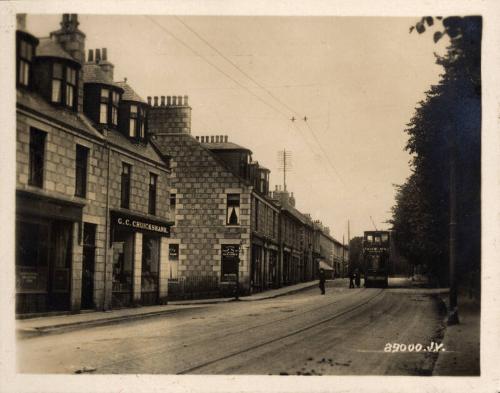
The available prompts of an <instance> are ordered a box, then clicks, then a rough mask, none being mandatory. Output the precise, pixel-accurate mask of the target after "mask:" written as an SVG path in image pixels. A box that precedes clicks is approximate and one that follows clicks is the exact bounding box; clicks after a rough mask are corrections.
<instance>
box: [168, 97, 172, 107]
mask: <svg viewBox="0 0 500 393" xmlns="http://www.w3.org/2000/svg"><path fill="white" fill-rule="evenodd" d="M170 105H172V97H170V96H167V106H170Z"/></svg>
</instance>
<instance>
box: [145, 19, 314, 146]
mask: <svg viewBox="0 0 500 393" xmlns="http://www.w3.org/2000/svg"><path fill="white" fill-rule="evenodd" d="M145 18H147V19H149V20H150V21H151V22H153V23H154V24H155V25H156V26H158V27H159V28H160V29H161V30H163V31H164V32H166V33H167V34H168V35H170V36H171V37H172V38H174V39H175V40H176V41H178V42H179V43H181V44H182V45H183V46H184V47H186V48H187V49H189V50H190V51H191V52H193V53H194V54H195V55H196V56H198V57H200V58H201V59H202V60H205V61H206V62H207V63H208V64H209V65H210V66H212V67H213V68H215V69H216V70H217V71H219V72H220V73H221V74H223V75H224V76H226V77H227V78H229V79H230V80H232V81H233V82H234V83H236V84H237V85H238V86H240V87H242V88H243V89H245V90H246V91H248V92H249V93H250V94H251V95H253V96H254V97H256V98H257V99H258V100H259V101H261V102H263V103H264V104H266V105H267V106H269V107H270V108H271V109H274V110H275V111H276V112H278V113H279V114H280V115H281V116H283V117H284V118H285V119H286V121H287V122H288V121H289V120H290V118H289V115H288V114H285V113H283V112H282V111H281V110H280V109H278V108H277V107H276V106H274V105H272V104H270V103H269V102H267V101H266V100H264V99H263V98H262V97H260V96H259V95H257V94H255V93H254V92H253V91H251V90H250V89H249V88H248V87H247V86H245V85H243V84H242V83H241V82H239V81H237V80H236V79H234V78H233V77H232V76H231V75H229V74H228V73H226V72H225V71H224V70H222V69H221V68H220V67H218V66H217V65H215V64H214V63H212V62H211V61H209V60H208V59H207V58H206V57H204V56H203V55H201V54H200V53H199V52H197V51H196V50H195V49H193V48H192V47H191V46H189V45H188V44H186V43H185V42H184V41H183V40H181V39H180V38H179V37H177V36H176V35H175V34H174V33H172V32H171V31H170V30H168V29H167V28H166V27H164V26H163V25H161V24H160V23H158V22H157V21H156V20H154V19H153V18H152V17H150V16H145ZM203 42H206V41H205V40H203ZM217 53H219V51H217ZM240 72H242V71H241V70H240ZM244 75H245V74H244ZM245 76H247V75H245ZM247 77H248V76H247ZM254 83H255V82H254ZM294 112H295V111H294ZM295 113H297V112H295ZM299 135H300V136H301V138H302V139H303V140H304V142H305V143H306V145H307V147H308V148H309V150H311V152H314V150H313V149H312V147H311V145H310V143H309V142H308V141H307V139H306V138H304V136H303V135H302V134H301V133H300V132H299Z"/></svg>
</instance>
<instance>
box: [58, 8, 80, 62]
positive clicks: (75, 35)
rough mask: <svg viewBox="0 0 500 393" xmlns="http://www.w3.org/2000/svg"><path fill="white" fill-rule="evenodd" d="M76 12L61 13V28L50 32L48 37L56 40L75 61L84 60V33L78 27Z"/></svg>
mask: <svg viewBox="0 0 500 393" xmlns="http://www.w3.org/2000/svg"><path fill="white" fill-rule="evenodd" d="M79 24H80V23H79V22H78V15H77V14H63V16H62V21H61V28H60V29H59V30H57V31H53V32H51V33H50V38H51V39H53V40H54V41H55V42H57V43H58V44H59V45H61V46H62V47H63V49H64V50H65V51H66V52H68V53H69V54H70V55H71V56H72V57H73V58H74V59H75V60H76V61H78V62H79V63H81V64H83V63H84V62H85V34H83V33H82V32H81V31H80V30H79V29H78V25H79Z"/></svg>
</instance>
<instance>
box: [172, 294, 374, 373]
mask: <svg viewBox="0 0 500 393" xmlns="http://www.w3.org/2000/svg"><path fill="white" fill-rule="evenodd" d="M382 293H383V290H382V289H381V290H380V291H378V292H377V293H376V294H375V295H373V296H370V297H369V298H368V299H366V300H364V301H363V302H361V303H358V304H356V305H355V306H353V307H350V308H348V309H346V310H342V311H340V312H338V313H336V314H334V315H332V316H330V317H328V318H324V319H322V320H320V321H317V322H314V323H311V324H309V325H306V326H303V327H301V328H299V329H295V330H293V331H291V332H289V333H287V334H285V335H282V336H279V337H274V338H272V339H269V340H266V341H264V342H260V343H258V344H255V345H251V346H248V347H246V348H243V349H240V350H238V351H234V352H232V353H229V354H227V355H224V356H220V357H218V358H216V359H212V360H210V361H207V362H203V363H200V364H197V365H196V366H192V367H189V368H186V369H183V370H181V371H178V372H177V373H176V374H177V375H183V374H188V373H191V372H193V371H196V370H200V369H202V368H204V367H207V366H210V365H213V364H215V363H217V362H221V361H224V360H227V359H229V358H232V357H235V356H238V355H241V354H244V353H246V352H250V351H253V350H255V349H259V348H261V347H263V346H265V345H269V344H272V343H275V342H278V341H281V340H284V339H287V338H289V337H292V336H295V335H298V334H300V333H303V332H305V331H307V330H310V329H314V328H316V327H318V326H320V325H323V324H325V323H328V322H331V321H333V320H335V319H337V318H340V317H342V316H344V315H346V314H349V313H351V312H353V311H356V310H358V309H359V308H361V307H364V306H366V305H367V304H368V303H370V302H371V301H372V300H374V299H375V298H377V297H378V296H380V295H381V294H382ZM329 305H332V303H329ZM325 306H326V305H325ZM325 306H322V307H318V308H323V307H325ZM310 311H312V310H309V311H308V312H310Z"/></svg>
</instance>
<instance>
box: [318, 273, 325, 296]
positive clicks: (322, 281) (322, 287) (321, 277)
mask: <svg viewBox="0 0 500 393" xmlns="http://www.w3.org/2000/svg"><path fill="white" fill-rule="evenodd" d="M325 281H326V277H325V270H324V269H319V289H320V290H321V294H322V295H324V294H325Z"/></svg>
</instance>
